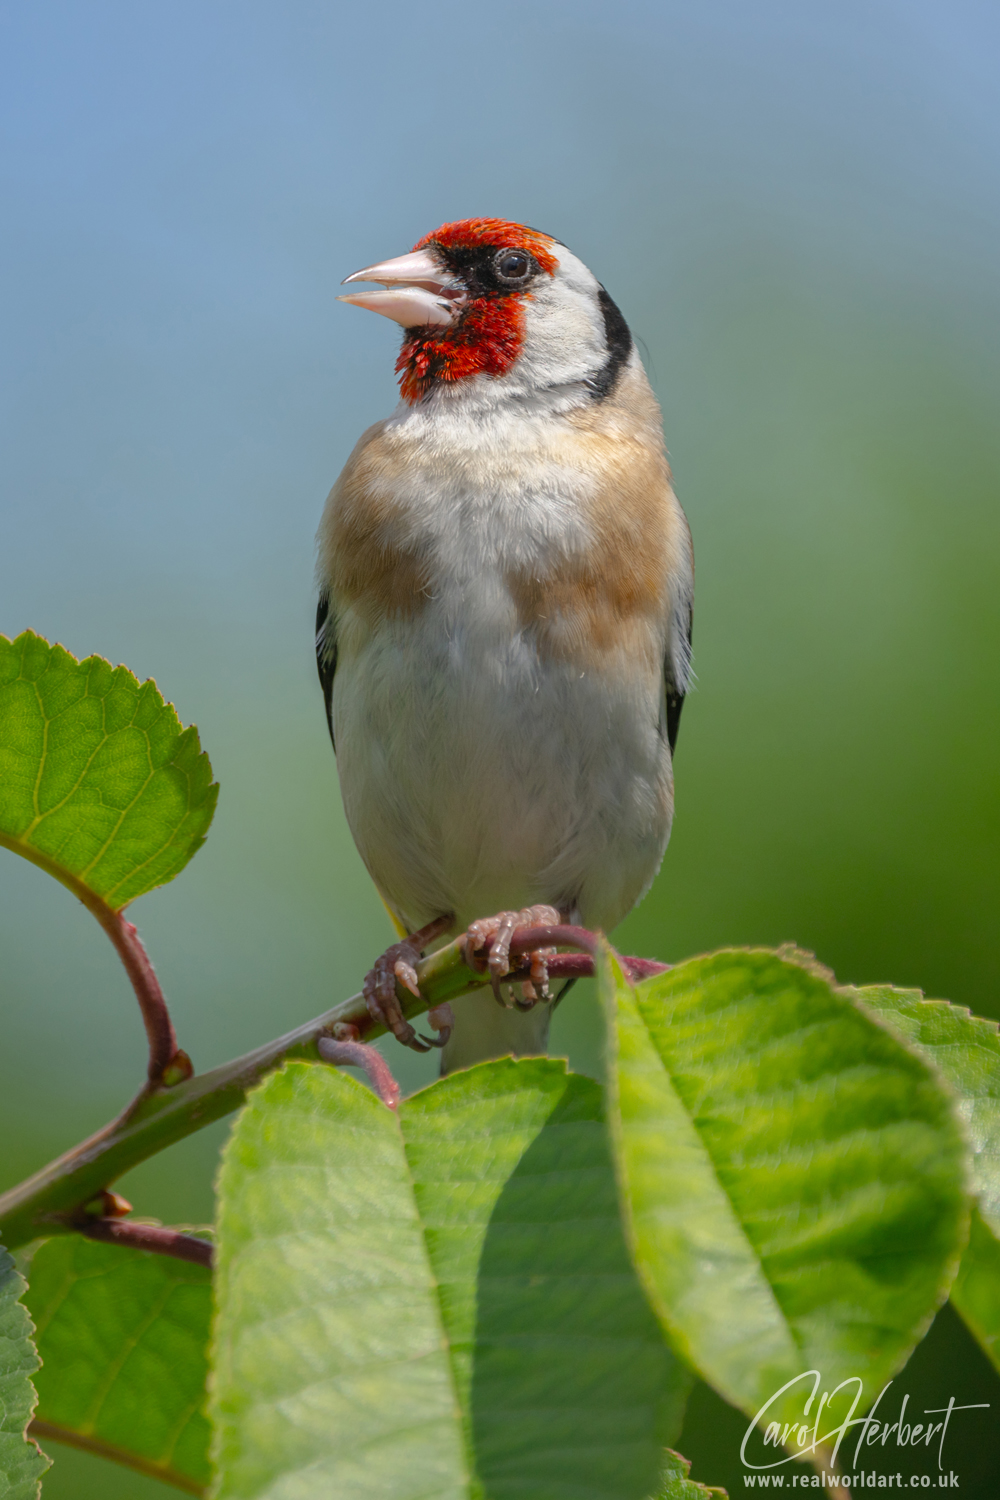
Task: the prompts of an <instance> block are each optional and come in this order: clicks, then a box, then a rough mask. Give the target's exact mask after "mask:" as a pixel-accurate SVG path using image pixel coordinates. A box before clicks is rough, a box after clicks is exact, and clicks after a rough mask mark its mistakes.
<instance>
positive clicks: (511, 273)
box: [493, 250, 531, 286]
mask: <svg viewBox="0 0 1000 1500" xmlns="http://www.w3.org/2000/svg"><path fill="white" fill-rule="evenodd" d="M493 270H494V271H495V273H496V278H497V280H498V281H500V282H502V283H503V284H504V286H516V285H517V284H518V282H520V281H527V279H528V277H529V276H530V275H531V256H530V255H528V254H526V252H525V251H524V250H498V251H497V253H496V255H494V257H493Z"/></svg>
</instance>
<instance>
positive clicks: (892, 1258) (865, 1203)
mask: <svg viewBox="0 0 1000 1500" xmlns="http://www.w3.org/2000/svg"><path fill="white" fill-rule="evenodd" d="M601 984H602V991H603V993H604V996H605V999H606V1003H607V1005H608V1009H609V1014H610V1017H611V1021H612V1032H613V1052H614V1062H613V1066H612V1070H611V1075H612V1082H611V1099H610V1101H609V1110H610V1115H611V1121H612V1132H613V1135H614V1136H615V1138H616V1142H617V1152H618V1159H619V1165H620V1173H621V1179H622V1185H623V1194H624V1199H625V1203H626V1214H627V1219H628V1223H629V1230H630V1234H631V1238H632V1243H633V1248H634V1253H635V1257H636V1263H637V1265H638V1267H639V1269H640V1271H641V1274H642V1276H643V1279H644V1281H645V1283H646V1286H647V1288H648V1290H649V1292H650V1294H651V1296H652V1298H653V1300H654V1303H655V1305H656V1306H657V1308H658V1310H659V1312H660V1315H661V1317H662V1319H663V1322H664V1325H665V1326H666V1327H667V1329H668V1330H669V1332H670V1334H671V1337H672V1338H673V1340H674V1342H675V1345H676V1347H677V1348H678V1349H679V1350H681V1351H682V1352H683V1353H684V1354H685V1355H686V1357H687V1358H688V1359H689V1360H690V1361H691V1363H692V1365H693V1366H694V1367H695V1368H696V1369H697V1370H698V1372H699V1373H700V1374H701V1375H702V1376H703V1378H704V1379H705V1380H707V1381H708V1382H709V1383H710V1384H711V1385H713V1386H714V1387H715V1388H716V1389H717V1390H718V1391H719V1392H720V1393H721V1394H722V1395H723V1396H725V1397H726V1399H727V1400H729V1401H730V1402H732V1403H733V1404H734V1405H736V1406H739V1407H740V1408H742V1410H743V1411H745V1412H746V1413H747V1414H748V1415H750V1416H756V1415H757V1413H758V1412H759V1411H760V1410H761V1408H762V1407H763V1406H764V1404H765V1403H766V1402H768V1401H769V1400H771V1398H772V1397H773V1396H774V1395H775V1393H777V1392H778V1391H779V1390H780V1389H781V1388H782V1387H783V1386H784V1385H785V1383H786V1382H788V1381H791V1380H794V1379H795V1377H796V1376H799V1375H801V1374H802V1373H803V1372H804V1371H807V1370H810V1369H815V1370H819V1371H820V1372H821V1376H822V1384H823V1388H824V1389H825V1390H832V1389H833V1387H834V1386H835V1385H837V1384H838V1383H839V1382H840V1381H841V1380H845V1379H849V1378H852V1377H860V1378H862V1379H863V1381H864V1384H865V1391H866V1396H867V1399H869V1400H870V1399H873V1398H874V1396H875V1394H877V1392H878V1390H879V1389H880V1387H881V1385H882V1384H883V1383H884V1382H885V1380H886V1379H887V1378H888V1377H889V1376H890V1375H891V1374H892V1373H893V1371H895V1370H896V1369H897V1368H898V1367H899V1366H900V1365H902V1364H903V1362H904V1361H905V1359H906V1357H907V1355H908V1354H909V1352H910V1350H911V1349H912V1348H913V1346H914V1345H915V1343H916V1342H917V1340H918V1339H919V1338H920V1337H921V1336H922V1334H923V1333H924V1331H925V1330H926V1328H927V1326H928V1324H929V1322H930V1320H931V1318H932V1317H933V1315H934V1312H935V1311H936V1309H937V1308H938V1306H939V1305H940V1303H941V1302H942V1301H943V1299H944V1297H945V1295H946V1293H947V1289H948V1287H949V1285H950V1283H951V1280H952V1278H953V1276H954V1273H955V1269H956V1267H957V1263H958V1258H959V1254H960V1250H961V1247H962V1245H963V1243H964V1240H965V1236H966V1232H967V1222H968V1202H967V1196H966V1193H965V1188H964V1184H965V1179H966V1173H967V1158H966V1148H965V1144H964V1141H963V1139H962V1135H961V1131H960V1129H959V1127H958V1124H957V1121H956V1120H955V1119H954V1117H953V1111H952V1103H951V1099H950V1097H949V1095H948V1093H947V1091H946V1090H945V1089H944V1088H943V1087H942V1085H941V1084H940V1082H939V1081H938V1079H937V1076H936V1074H935V1073H934V1072H932V1071H931V1070H930V1069H929V1068H928V1067H927V1065H926V1064H925V1063H924V1062H923V1061H922V1060H921V1059H920V1058H919V1057H918V1056H917V1055H916V1054H915V1052H913V1051H911V1050H909V1049H908V1048H906V1047H904V1046H903V1045H902V1044H901V1043H900V1042H898V1041H897V1040H896V1039H895V1038H894V1037H892V1036H891V1035H890V1034H889V1033H888V1032H887V1031H886V1030H885V1029H884V1028H883V1027H882V1026H880V1025H878V1024H877V1023H876V1022H875V1021H874V1020H872V1019H870V1018H869V1017H868V1016H867V1015H866V1014H865V1013H864V1012H863V1010H862V1009H861V1007H860V1006H859V1005H858V1004H857V1003H856V1001H855V999H854V998H853V997H852V996H851V995H849V994H847V993H846V992H842V991H838V990H837V989H836V988H835V986H834V985H833V984H832V982H831V980H830V977H829V975H827V974H826V973H824V972H823V971H821V970H820V969H819V968H818V967H817V966H816V965H815V964H812V963H810V962H809V961H807V960H805V959H802V958H799V957H797V956H793V955H789V954H786V953H784V952H782V953H780V954H777V953H773V952H768V951H763V950H758V951H746V950H729V951H722V952H719V953H716V954H712V955H711V956H709V957H707V958H701V959H693V960H691V961H690V962H688V963H684V964H680V965H678V966H677V967H676V968H674V969H672V970H671V971H669V972H668V973H666V974H663V975H658V976H656V977H655V978H653V979H651V980H647V981H645V982H644V983H643V984H641V985H639V986H638V987H637V988H636V989H635V990H633V989H632V988H631V987H630V986H629V985H628V984H627V982H626V981H625V980H624V978H623V975H622V972H621V969H620V968H619V966H618V964H617V961H616V960H615V959H614V958H613V957H612V956H610V954H609V955H608V956H606V958H605V960H604V962H603V965H602V978H601ZM801 1392H802V1387H801V1386H799V1387H796V1389H795V1391H793V1392H792V1393H790V1394H789V1395H788V1396H787V1397H785V1398H783V1400H782V1401H780V1402H778V1403H777V1404H774V1405H772V1406H771V1408H770V1410H769V1412H768V1418H767V1419H768V1420H772V1419H778V1418H782V1419H783V1420H787V1421H793V1420H798V1421H801V1420H802V1399H803V1397H802V1394H801Z"/></svg>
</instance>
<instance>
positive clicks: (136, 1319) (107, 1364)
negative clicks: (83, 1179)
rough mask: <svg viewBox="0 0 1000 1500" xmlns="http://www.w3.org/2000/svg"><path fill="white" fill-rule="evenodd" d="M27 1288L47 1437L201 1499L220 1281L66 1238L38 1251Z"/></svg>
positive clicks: (162, 1258) (158, 1259)
mask: <svg viewBox="0 0 1000 1500" xmlns="http://www.w3.org/2000/svg"><path fill="white" fill-rule="evenodd" d="M30 1278H31V1281H30V1287H29V1290H28V1293H27V1295H26V1297H25V1303H26V1305H27V1307H28V1309H29V1311H30V1312H31V1315H32V1317H33V1318H34V1321H35V1325H36V1328H37V1330H38V1332H37V1339H38V1352H39V1354H40V1355H41V1357H42V1361H43V1364H42V1368H41V1370H40V1372H39V1374H38V1377H37V1380H36V1384H37V1387H38V1415H37V1430H38V1431H39V1432H40V1434H41V1435H43V1436H44V1437H51V1438H54V1439H56V1440H57V1441H60V1442H64V1443H69V1444H71V1445H72V1446H74V1447H78V1448H86V1449H88V1450H89V1451H91V1452H93V1453H99V1454H101V1455H103V1456H104V1457H106V1458H112V1459H115V1460H117V1462H119V1463H122V1464H127V1465H128V1466H129V1467H131V1468H133V1469H137V1470H139V1471H140V1472H142V1473H144V1474H151V1475H154V1476H155V1477H156V1478H158V1479H163V1480H166V1482H167V1483H168V1484H173V1485H176V1486H177V1488H178V1489H182V1490H187V1491H189V1492H190V1493H191V1494H195V1495H200V1494H202V1493H204V1489H205V1486H206V1485H207V1483H208V1480H209V1474H210V1470H209V1462H208V1446H209V1427H208V1420H207V1418H206V1417H205V1415H204V1413H203V1410H202V1408H203V1405H204V1401H205V1376H206V1371H207V1361H208V1337H209V1327H210V1323H211V1316H212V1276H211V1272H210V1271H208V1270H207V1269H206V1268H205V1267H203V1266H196V1265H191V1264H189V1263H188V1262H187V1261H182V1260H175V1259H172V1258H171V1257H169V1256H166V1255H153V1254H150V1253H149V1252H148V1251H145V1250H132V1249H128V1248H126V1247H124V1246H121V1245H102V1244H97V1243H95V1242H94V1241H92V1240H87V1239H84V1238H83V1237H82V1236H78V1235H60V1236H59V1237H58V1238H57V1239H52V1240H47V1241H46V1242H45V1243H44V1244H43V1245H41V1246H40V1247H39V1248H38V1250H36V1251H35V1254H34V1256H33V1257H32V1260H31V1267H30Z"/></svg>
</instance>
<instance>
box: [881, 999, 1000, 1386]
mask: <svg viewBox="0 0 1000 1500" xmlns="http://www.w3.org/2000/svg"><path fill="white" fill-rule="evenodd" d="M857 993H858V995H859V997H860V999H861V1001H862V1003H863V1004H865V1005H867V1006H870V1007H871V1009H872V1010H874V1012H875V1013H876V1015H878V1016H879V1017H880V1019H881V1020H882V1021H884V1022H885V1024H886V1025H887V1026H891V1027H892V1028H893V1030H894V1031H896V1032H898V1033H899V1035H900V1036H902V1037H904V1038H905V1039H906V1041H907V1042H908V1043H909V1044H910V1045H912V1046H914V1047H916V1048H917V1049H918V1050H919V1051H920V1052H921V1053H922V1054H923V1055H924V1056H926V1057H927V1058H928V1059H929V1060H930V1061H931V1062H932V1063H933V1064H934V1065H935V1066H936V1067H938V1068H940V1070H941V1072H942V1073H943V1075H944V1077H945V1079H946V1080H947V1082H948V1083H949V1084H950V1085H951V1087H952V1088H953V1089H954V1091H955V1093H956V1095H957V1098H958V1111H959V1115H960V1117H961V1119H962V1121H963V1123H964V1125H965V1129H966V1133H967V1135H968V1138H969V1142H970V1144H971V1146H972V1153H973V1155H972V1186H973V1190H974V1192H975V1194H976V1208H977V1211H976V1212H975V1213H974V1214H973V1216H972V1230H971V1233H970V1235H969V1243H968V1246H967V1248H966V1251H965V1254H964V1255H963V1257H962V1264H961V1267H960V1269H959V1273H958V1276H957V1277H956V1278H955V1285H954V1286H953V1287H952V1290H951V1300H952V1302H953V1303H954V1305H955V1307H956V1308H957V1309H958V1311H959V1312H960V1313H961V1315H962V1317H963V1319H964V1320H965V1322H966V1324H967V1325H968V1327H969V1329H970V1331H971V1332H972V1333H973V1334H974V1336H975V1337H976V1338H977V1339H978V1340H979V1343H980V1344H981V1345H982V1347H983V1348H984V1349H985V1350H986V1353H987V1354H988V1355H989V1357H990V1359H991V1360H992V1361H993V1363H994V1364H995V1365H996V1366H997V1368H998V1369H1000V1034H998V1030H997V1023H996V1021H987V1020H984V1019H983V1018H982V1017H981V1016H974V1015H972V1014H971V1013H970V1012H969V1011H968V1010H966V1009H965V1007H964V1006H960V1005H949V1004H948V1002H947V1001H944V1000H925V999H924V997H923V996H922V995H921V993H920V991H919V990H895V989H890V988H889V986H887V985H866V986H865V987H864V988H863V989H860V990H858V992H857Z"/></svg>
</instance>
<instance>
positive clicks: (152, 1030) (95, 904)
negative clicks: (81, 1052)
mask: <svg viewBox="0 0 1000 1500" xmlns="http://www.w3.org/2000/svg"><path fill="white" fill-rule="evenodd" d="M0 848H5V849H10V850H12V851H13V853H15V854H19V855H20V856H21V858H22V859H26V860H28V861H29V863H31V864H33V865H37V866H38V868H39V869H40V870H44V871H45V873H46V874H47V875H51V876H52V877H53V878H54V879H55V880H58V882H59V884H60V885H64V886H65V887H66V889H67V890H68V891H72V893H73V895H74V896H75V897H76V898H77V900H78V901H80V902H82V904H83V905H84V906H85V907H86V908H87V910H88V911H89V912H90V914H91V916H93V917H96V919H97V921H98V922H99V923H100V924H101V926H102V927H103V928H104V931H105V932H106V933H107V935H108V937H109V938H110V939H111V941H112V943H114V945H115V952H116V953H117V954H118V957H119V958H120V959H121V961H122V963H123V964H124V966H125V972H126V974H127V975H128V977H129V979H130V981H131V983H132V988H133V990H134V991H135V998H136V999H137V1000H138V1002H139V1012H140V1014H141V1016H142V1024H143V1025H144V1026H145V1028H146V1038H147V1040H148V1042H149V1066H148V1068H147V1071H146V1077H147V1083H146V1088H145V1089H144V1090H143V1094H145V1093H148V1092H149V1091H150V1090H152V1089H154V1088H159V1087H161V1086H164V1085H165V1086H166V1087H168V1088H169V1087H172V1086H173V1085H174V1084H177V1083H180V1082H181V1081H182V1080H183V1079H185V1078H190V1077H191V1075H192V1073H193V1072H194V1068H193V1067H192V1065H191V1059H190V1058H189V1057H188V1055H187V1053H186V1052H182V1051H180V1050H179V1049H178V1046H177V1037H176V1035H175V1033H174V1026H173V1022H172V1021H171V1019H170V1012H169V1011H168V1009H167V1002H166V999H165V998H164V994H163V990H162V989H161V988H160V981H159V980H158V979H157V977H156V972H155V970H154V968H153V965H152V963H151V961H150V958H149V954H148V953H147V952H146V950H145V948H144V947H143V945H142V941H141V939H140V937H139V934H138V932H137V931H136V929H135V926H134V924H133V923H132V922H129V921H128V920H127V919H126V917H125V915H124V913H123V912H121V911H119V910H117V909H116V908H115V907H113V906H109V905H108V903H107V902H106V901H105V900H104V898H103V897H102V896H99V895H98V894H97V892H96V891H92V890H91V889H90V886H89V885H85V884H84V882H83V881H82V880H79V879H78V878H77V876H75V875H73V874H71V873H70V871H69V870H66V869H64V868H63V867H62V865H59V864H57V863H56V861H55V860H53V859H50V858H49V856H48V855H47V854H43V853H42V851H41V850H40V849H33V848H32V847H31V845H30V844H25V843H22V842H21V840H20V839H15V838H11V837H10V836H9V835H7V834H4V833H0ZM143 1094H140V1095H139V1098H142V1097H143ZM136 1102H138V1101H136Z"/></svg>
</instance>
